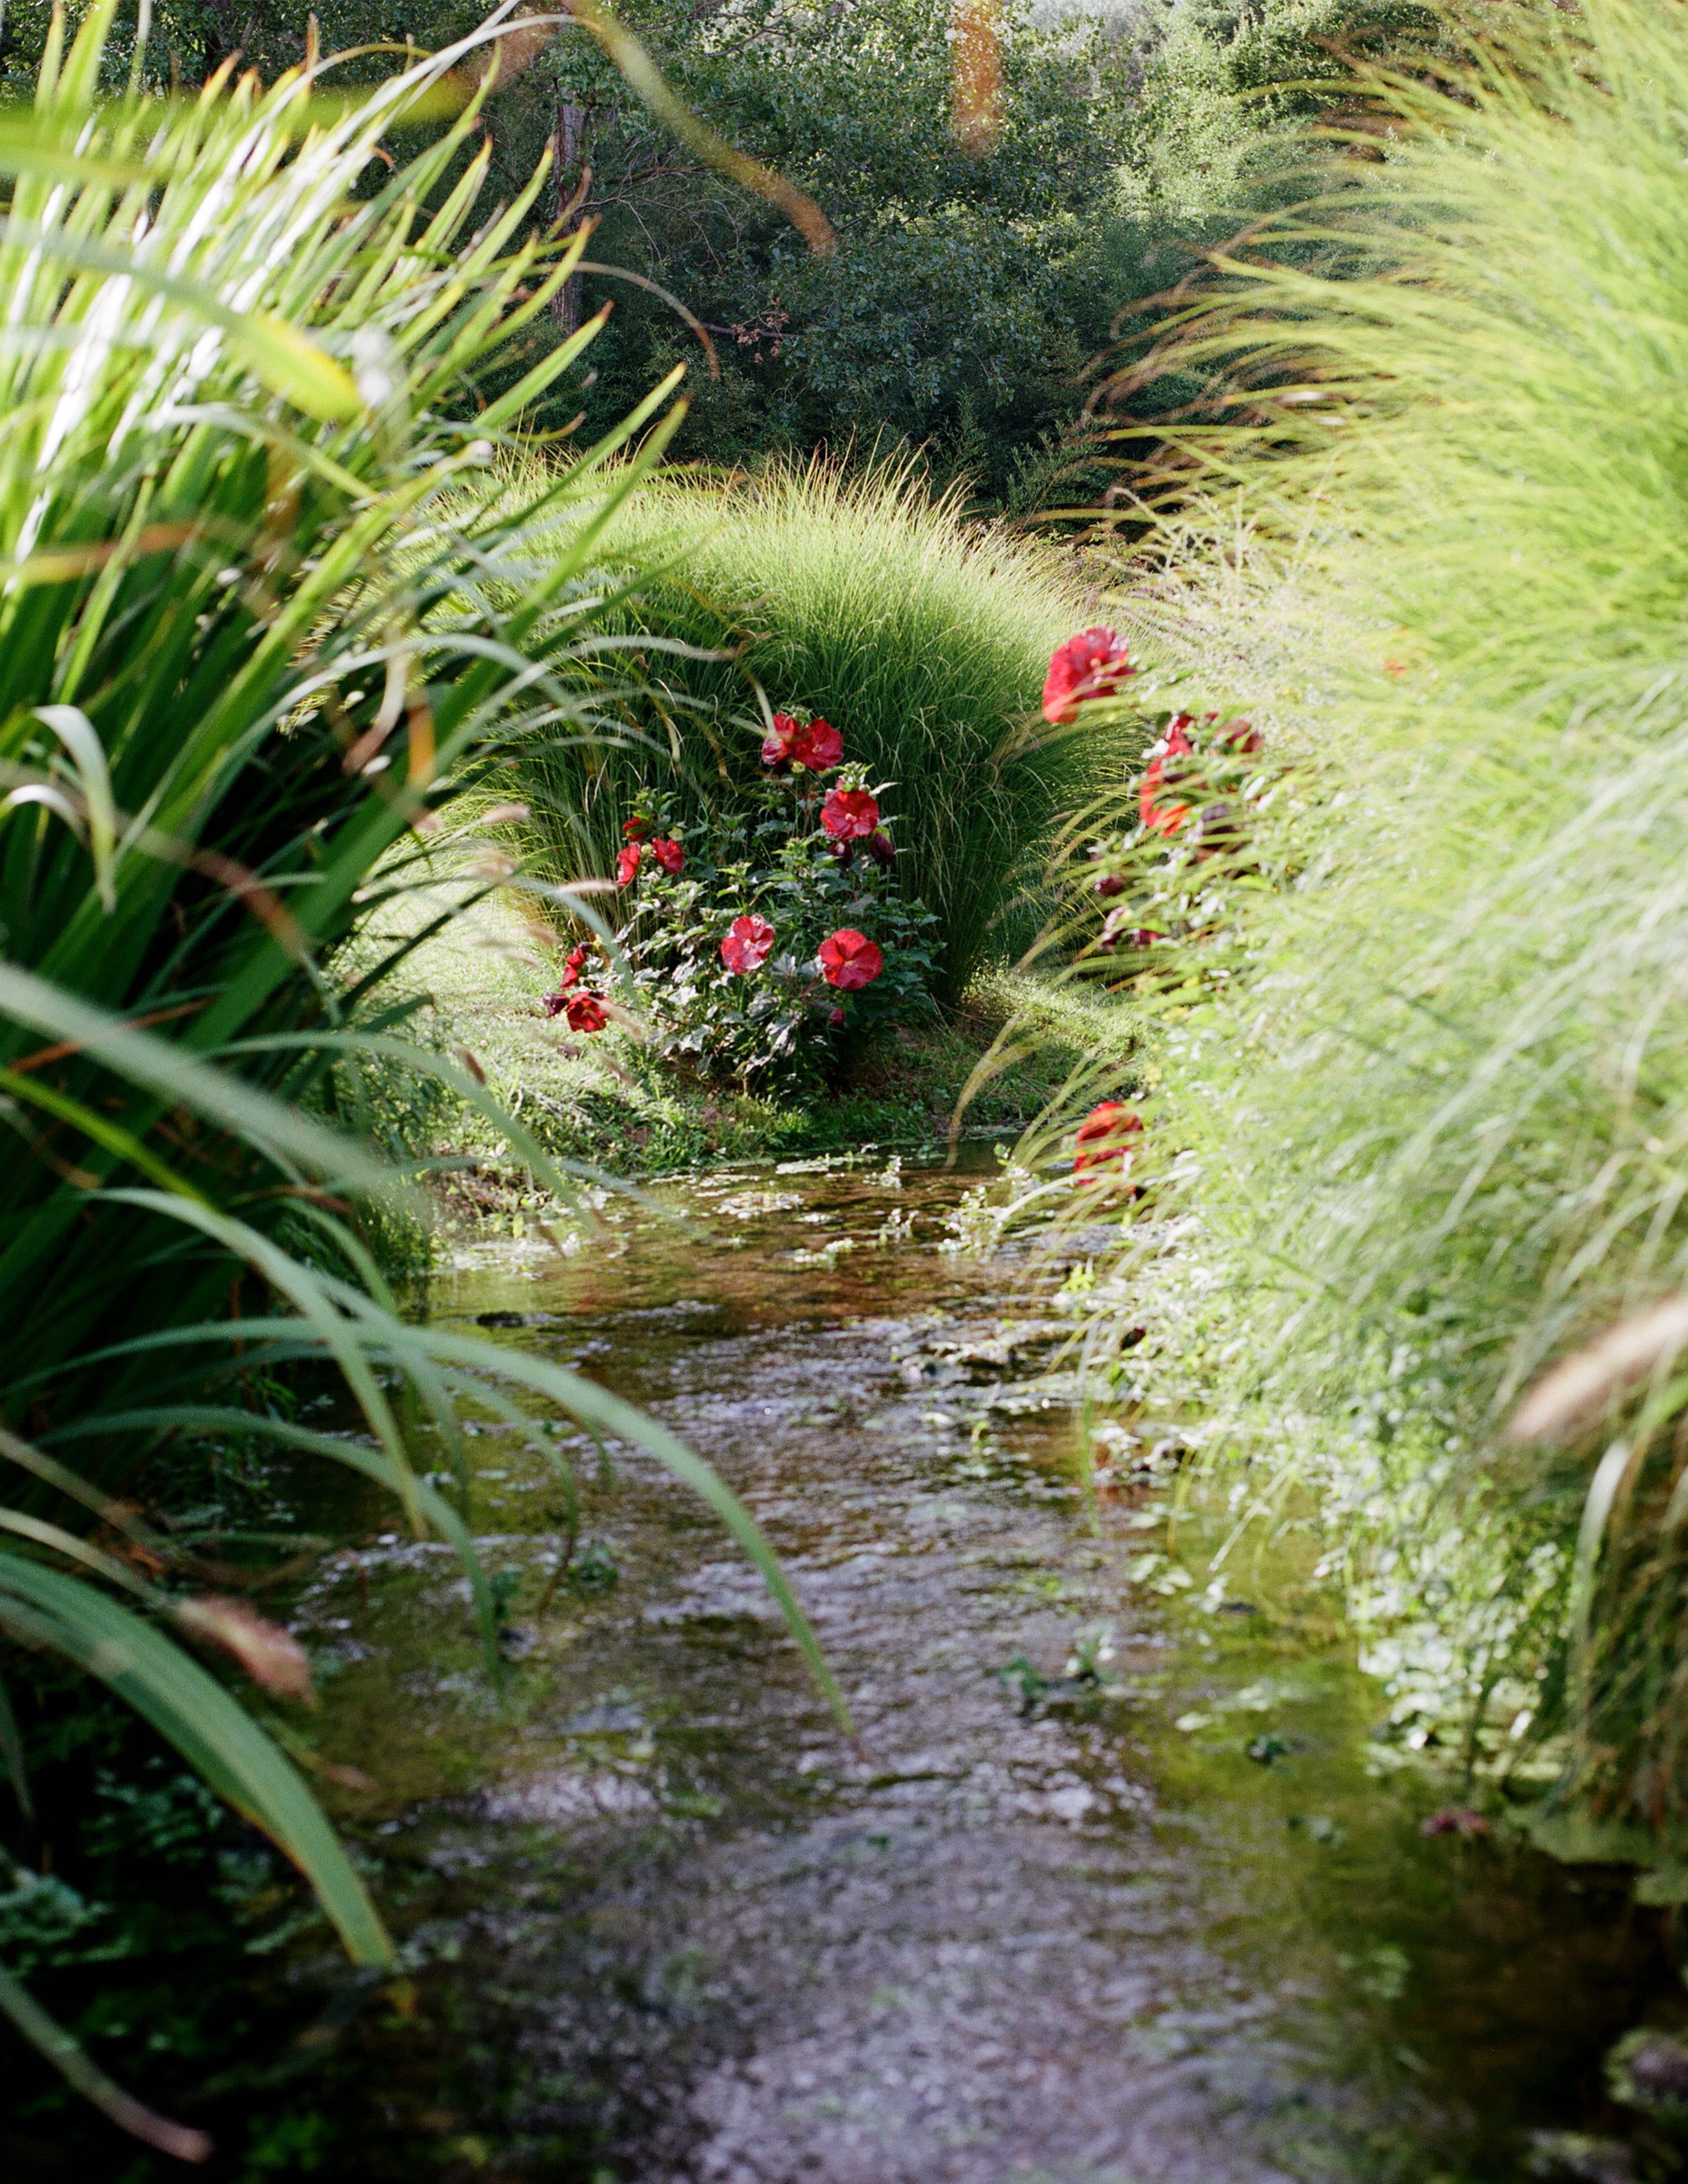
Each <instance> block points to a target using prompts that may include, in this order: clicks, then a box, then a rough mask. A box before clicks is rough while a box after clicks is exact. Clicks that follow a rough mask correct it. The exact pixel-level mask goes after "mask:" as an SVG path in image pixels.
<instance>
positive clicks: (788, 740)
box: [762, 713, 802, 766]
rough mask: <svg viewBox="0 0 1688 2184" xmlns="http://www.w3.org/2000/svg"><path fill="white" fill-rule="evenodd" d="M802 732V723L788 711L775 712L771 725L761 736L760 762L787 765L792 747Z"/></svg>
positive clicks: (766, 764)
mask: <svg viewBox="0 0 1688 2184" xmlns="http://www.w3.org/2000/svg"><path fill="white" fill-rule="evenodd" d="M800 733H802V724H801V723H800V722H799V721H795V720H794V719H793V718H792V716H791V715H790V714H789V713H776V714H775V715H774V724H773V727H772V728H771V729H770V730H769V731H768V733H767V734H766V735H765V736H764V737H763V738H762V764H763V765H764V766H789V765H790V764H791V760H792V755H793V748H794V745H795V744H796V742H797V738H798V737H799V734H800Z"/></svg>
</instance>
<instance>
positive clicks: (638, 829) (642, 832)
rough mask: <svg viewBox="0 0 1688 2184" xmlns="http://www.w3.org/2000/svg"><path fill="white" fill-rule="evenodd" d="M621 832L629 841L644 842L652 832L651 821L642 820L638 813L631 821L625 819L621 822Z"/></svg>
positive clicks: (635, 813)
mask: <svg viewBox="0 0 1688 2184" xmlns="http://www.w3.org/2000/svg"><path fill="white" fill-rule="evenodd" d="M621 832H622V833H623V834H625V835H626V837H627V839H628V841H630V842H642V841H643V839H644V838H645V836H646V835H647V834H649V832H650V822H649V819H643V818H641V817H640V816H639V814H638V812H637V811H636V812H634V814H633V816H632V818H631V819H624V820H623V821H622V822H621Z"/></svg>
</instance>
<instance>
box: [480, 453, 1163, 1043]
mask: <svg viewBox="0 0 1688 2184" xmlns="http://www.w3.org/2000/svg"><path fill="white" fill-rule="evenodd" d="M633 521H634V522H635V525H636V526H638V528H637V529H636V531H635V532H634V533H633V534H632V535H633V536H635V537H643V538H644V539H645V540H647V541H648V542H649V544H648V548H647V549H646V556H647V559H649V560H655V559H657V558H658V556H659V554H665V553H666V554H667V555H669V556H670V557H671V558H673V559H674V560H677V563H678V569H677V573H676V574H675V575H674V576H673V577H671V578H668V577H665V578H659V579H650V580H647V581H646V582H643V584H642V585H641V586H640V588H639V592H638V605H637V607H636V608H635V609H633V610H631V611H630V612H629V614H628V616H627V621H626V627H627V632H628V639H629V645H630V649H632V650H633V651H638V647H637V646H636V645H635V644H634V643H633V640H634V639H635V638H638V637H639V636H643V637H644V638H647V639H648V640H649V643H648V645H647V647H646V648H645V649H643V652H642V653H641V654H640V655H639V656H640V658H641V659H642V661H643V666H642V670H641V671H642V673H643V677H645V678H646V684H645V688H644V690H643V693H641V692H638V691H637V690H634V689H632V688H628V689H627V693H626V695H625V698H624V705H625V708H626V710H625V722H626V725H625V730H624V733H623V736H622V738H621V742H620V743H619V744H618V745H617V747H616V748H615V749H608V750H604V751H602V752H599V753H596V754H588V753H586V752H584V751H582V750H580V749H575V748H571V747H569V746H564V747H562V748H560V749H544V750H536V752H535V753H534V755H533V756H532V760H531V761H530V762H529V763H528V764H527V765H526V766H524V768H523V770H522V772H521V777H520V778H521V794H523V796H524V797H525V798H526V800H527V802H528V803H529V804H530V805H532V811H533V815H534V816H533V822H532V823H533V827H534V829H535V830H536V835H537V838H538V845H539V847H540V850H541V854H542V856H543V860H544V868H545V869H546V870H547V871H548V872H551V873H552V874H553V876H554V877H557V878H559V879H563V878H571V877H578V876H580V875H581V874H582V872H590V871H595V872H608V871H609V870H610V868H611V866H612V865H613V862H614V858H615V846H616V843H617V841H618V839H619V834H620V828H621V817H622V815H623V814H624V813H625V812H626V811H627V808H628V806H629V805H631V804H632V803H634V802H636V801H637V800H638V798H639V797H640V796H641V795H643V794H659V793H660V794H666V796H668V797H669V799H671V803H672V805H673V808H674V810H675V811H676V813H677V816H679V817H681V818H682V819H683V820H684V821H685V822H687V823H688V824H691V825H694V826H697V825H703V824H705V823H707V822H709V819H710V815H711V813H713V812H716V811H731V810H733V809H734V808H735V807H736V806H738V805H740V804H742V803H743V801H744V799H745V797H746V795H747V794H748V793H749V791H750V790H751V789H752V788H753V787H754V784H755V781H756V779H757V777H758V764H757V760H758V752H759V748H760V745H761V744H762V742H763V740H764V738H765V737H768V738H776V739H777V735H778V733H779V731H778V730H777V727H772V728H771V727H769V726H768V723H767V721H766V718H765V716H764V714H763V711H762V710H761V699H760V693H761V692H764V691H765V692H766V693H767V694H769V696H770V697H771V698H772V700H773V701H774V702H775V703H777V704H779V705H784V706H787V707H788V708H789V711H788V715H787V716H786V717H788V718H790V719H792V720H794V721H795V720H796V719H798V718H799V717H801V718H805V719H809V718H813V717H817V716H818V717H819V718H821V719H822V720H826V721H846V722H848V723H849V730H850V748H851V749H852V751H853V752H854V753H855V756H856V758H857V759H858V760H860V762H861V765H862V766H863V767H864V768H865V770H866V774H867V776H868V777H870V778H872V779H873V780H886V781H894V783H896V785H897V798H898V810H899V812H900V815H901V819H902V837H903V841H902V853H901V855H900V858H899V861H898V865H897V872H896V887H897V889H898V891H899V892H900V893H901V894H903V895H904V896H905V898H906V899H907V900H909V901H911V902H914V901H918V902H921V903H922V904H924V905H925V906H926V907H927V909H928V911H930V912H931V913H932V915H933V918H934V919H935V920H936V923H935V925H934V926H933V967H934V978H935V982H936V986H937V990H938V993H939V997H940V998H941V999H944V1000H950V999H953V998H954V997H955V995H958V994H959V993H960V992H961V989H963V988H964V987H965V985H966V984H967V980H968V978H970V977H971V976H972V972H973V970H974V969H975V967H978V965H980V964H981V963H983V962H984V961H988V960H990V959H991V958H992V957H1006V956H1012V955H1014V954H1017V952H1018V951H1019V950H1020V948H1021V947H1022V945H1023V944H1024V943H1025V941H1026V940H1027V939H1029V937H1030V935H1031V933H1033V931H1034V930H1035V929H1036V927H1037V924H1038V922H1039V917H1040V916H1041V914H1042V910H1043V907H1044V900H1043V897H1042V895H1041V893H1040V888H1041V882H1042V878H1043V874H1044V867H1045V861H1046V858H1047V854H1048V846H1049V841H1050V835H1051V833H1052V832H1053V831H1054V830H1055V829H1056V827H1057V826H1058V825H1059V823H1060V822H1061V819H1062V817H1063V816H1064V815H1066V814H1067V813H1069V812H1071V811H1074V810H1076V809H1078V807H1079V806H1081V805H1083V804H1084V802H1085V801H1086V800H1087V799H1089V796H1090V795H1092V794H1094V793H1095V791H1096V790H1097V788H1099V787H1100V786H1102V785H1103V784H1105V783H1107V782H1109V781H1111V780H1112V779H1114V778H1116V777H1117V774H1118V772H1119V767H1120V765H1121V763H1122V760H1121V755H1120V754H1119V753H1117V751H1115V750H1114V749H1113V748H1112V746H1111V736H1110V733H1109V731H1108V729H1107V728H1106V726H1102V727H1097V728H1095V729H1094V730H1093V731H1092V732H1091V733H1087V734H1075V733H1072V732H1071V731H1070V730H1068V729H1067V728H1066V727H1057V726H1056V725H1053V724H1051V723H1050V722H1048V721H1044V720H1043V719H1042V718H1041V717H1040V716H1039V692H1040V691H1041V689H1042V688H1043V683H1044V680H1045V672H1046V670H1047V666H1048V661H1049V656H1050V649H1051V647H1052V646H1053V645H1054V644H1055V643H1056V642H1057V641H1058V640H1059V639H1060V638H1062V637H1064V636H1065V635H1066V633H1067V632H1068V631H1069V630H1070V629H1071V627H1072V621H1073V618H1074V615H1073V606H1072V597H1073V590H1072V585H1071V581H1070V579H1069V578H1068V577H1067V576H1066V574H1065V573H1064V572H1063V571H1062V570H1061V566H1060V565H1059V564H1058V563H1056V561H1055V560H1054V559H1053V557H1052V556H1050V555H1047V554H1045V553H1044V552H1043V551H1042V550H1041V549H1038V548H1036V547H1035V546H1033V545H1032V544H1030V543H1024V542H1021V541H1018V540H1014V539H1011V538H1008V537H1007V536H1006V535H1004V534H1002V533H1000V532H994V531H992V530H989V529H988V528H987V527H985V526H982V525H976V524H973V523H971V522H969V521H967V520H966V518H965V517H964V515H963V514H962V512H961V504H960V502H959V499H958V497H957V496H956V495H955V494H953V493H951V494H946V495H943V496H940V497H939V498H936V499H934V498H933V497H932V496H931V495H930V494H929V493H928V491H927V490H926V488H925V487H924V485H923V484H922V482H921V480H920V478H919V477H918V476H917V475H916V473H915V472H914V471H911V470H910V469H908V468H904V467H898V466H896V465H889V464H883V463H881V464H877V465H872V466H870V467H868V468H867V469H866V470H861V471H854V472H850V471H845V470H844V469H843V468H841V467H838V466H837V465H831V464H827V463H822V462H816V463H813V464H809V465H772V466H771V467H770V468H769V469H767V470H766V471H762V472H760V473H758V474H757V475H756V476H755V477H747V478H738V479H735V480H733V481H732V482H727V483H724V484H719V485H705V484H702V483H698V482H682V481H679V480H668V479H665V480H664V481H662V482H660V484H656V485H653V486H651V487H648V488H646V489H645V490H644V491H643V492H642V493H641V494H640V495H639V496H638V505H637V508H636V510H635V511H634V515H633ZM677 542H678V543H677ZM628 681H629V683H630V684H631V682H632V675H631V671H630V672H629V677H628Z"/></svg>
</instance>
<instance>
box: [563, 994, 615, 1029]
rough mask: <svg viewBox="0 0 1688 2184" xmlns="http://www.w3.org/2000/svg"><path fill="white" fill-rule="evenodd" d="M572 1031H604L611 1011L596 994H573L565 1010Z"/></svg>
mask: <svg viewBox="0 0 1688 2184" xmlns="http://www.w3.org/2000/svg"><path fill="white" fill-rule="evenodd" d="M565 1015H566V1016H567V1017H568V1020H569V1029H570V1030H571V1031H602V1030H603V1028H604V1026H605V1024H607V1023H608V1022H609V1021H610V1011H608V1009H606V1008H605V1007H604V1004H603V1002H602V1001H600V1000H599V998H598V996H597V995H596V994H571V995H569V998H568V1002H567V1005H566V1007H565Z"/></svg>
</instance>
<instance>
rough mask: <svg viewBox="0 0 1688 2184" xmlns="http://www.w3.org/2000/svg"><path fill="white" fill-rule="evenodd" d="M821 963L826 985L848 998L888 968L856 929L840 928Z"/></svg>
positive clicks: (823, 951) (823, 946) (829, 941)
mask: <svg viewBox="0 0 1688 2184" xmlns="http://www.w3.org/2000/svg"><path fill="white" fill-rule="evenodd" d="M869 801H870V802H871V801H872V799H871V798H870V799H869ZM820 962H821V969H822V972H824V973H825V976H826V980H827V984H828V985H829V986H837V987H838V989H840V990H841V991H842V992H844V993H846V994H858V993H860V992H861V989H862V988H863V987H864V986H871V985H872V983H873V981H874V980H875V979H876V978H877V977H878V975H879V973H880V972H882V971H883V969H884V967H885V959H884V957H883V956H882V955H881V954H880V952H879V950H878V948H877V945H876V944H875V943H874V942H872V940H870V939H868V937H867V935H866V933H858V932H857V931H856V929H855V927H854V926H853V925H844V926H841V927H840V928H838V931H837V932H836V933H833V934H831V935H830V936H829V937H828V938H827V939H825V940H823V941H822V943H821V955H820Z"/></svg>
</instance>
